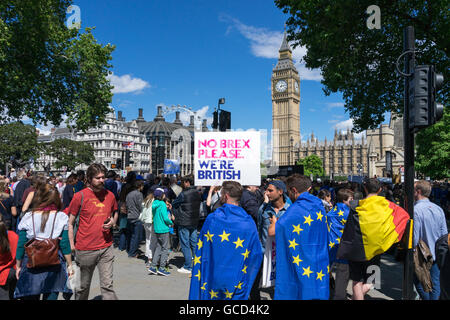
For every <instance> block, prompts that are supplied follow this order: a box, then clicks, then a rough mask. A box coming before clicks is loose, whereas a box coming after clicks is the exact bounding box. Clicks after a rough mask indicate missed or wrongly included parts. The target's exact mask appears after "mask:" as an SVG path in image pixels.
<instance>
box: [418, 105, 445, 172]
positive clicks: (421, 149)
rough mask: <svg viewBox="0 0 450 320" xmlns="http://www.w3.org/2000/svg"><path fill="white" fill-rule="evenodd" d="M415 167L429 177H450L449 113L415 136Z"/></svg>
mask: <svg viewBox="0 0 450 320" xmlns="http://www.w3.org/2000/svg"><path fill="white" fill-rule="evenodd" d="M416 151H417V153H416V159H415V168H416V171H417V172H420V173H422V174H423V175H425V176H426V177H430V178H431V179H444V178H449V177H450V113H449V112H447V113H446V114H444V117H443V119H442V120H441V121H439V122H437V123H436V124H435V125H433V126H431V127H429V128H426V129H425V130H423V131H421V132H419V134H417V136H416Z"/></svg>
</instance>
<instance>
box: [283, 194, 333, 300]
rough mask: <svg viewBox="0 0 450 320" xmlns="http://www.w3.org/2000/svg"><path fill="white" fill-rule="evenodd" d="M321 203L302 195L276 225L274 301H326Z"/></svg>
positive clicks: (325, 247)
mask: <svg viewBox="0 0 450 320" xmlns="http://www.w3.org/2000/svg"><path fill="white" fill-rule="evenodd" d="M327 240H328V229H327V223H326V212H325V208H324V207H323V205H322V201H321V200H320V199H319V198H317V197H315V196H314V195H312V194H310V193H308V192H304V193H302V194H301V195H300V196H299V197H298V198H297V200H296V201H295V202H294V203H293V204H292V205H291V206H290V207H289V208H288V210H287V211H286V213H285V214H284V215H283V216H282V217H281V218H280V219H279V220H278V221H277V223H276V224H275V242H276V250H277V268H276V279H277V280H276V282H275V299H276V300H313V299H321V300H328V299H329V294H330V284H329V258H328V243H327Z"/></svg>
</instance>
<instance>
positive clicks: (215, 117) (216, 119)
mask: <svg viewBox="0 0 450 320" xmlns="http://www.w3.org/2000/svg"><path fill="white" fill-rule="evenodd" d="M218 127H219V113H218V112H217V111H214V112H213V123H212V128H213V129H217V128H218Z"/></svg>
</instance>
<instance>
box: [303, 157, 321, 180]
mask: <svg viewBox="0 0 450 320" xmlns="http://www.w3.org/2000/svg"><path fill="white" fill-rule="evenodd" d="M298 164H301V165H303V172H304V174H305V175H306V176H310V175H311V174H312V175H313V176H316V177H317V176H318V177H322V176H323V175H324V169H323V164H322V159H320V158H319V157H318V156H317V155H315V154H312V155H309V156H307V157H305V158H303V159H300V160H299V161H298Z"/></svg>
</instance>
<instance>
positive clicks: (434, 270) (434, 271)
mask: <svg viewBox="0 0 450 320" xmlns="http://www.w3.org/2000/svg"><path fill="white" fill-rule="evenodd" d="M430 275H431V283H432V284H433V289H431V292H425V291H424V290H423V287H422V284H421V283H420V281H419V279H417V276H416V275H415V274H414V285H415V286H416V290H417V292H418V293H419V296H420V298H421V299H422V300H439V295H440V294H441V287H440V282H439V276H440V271H439V267H438V265H437V263H436V262H435V263H433V265H432V266H431V269H430Z"/></svg>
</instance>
